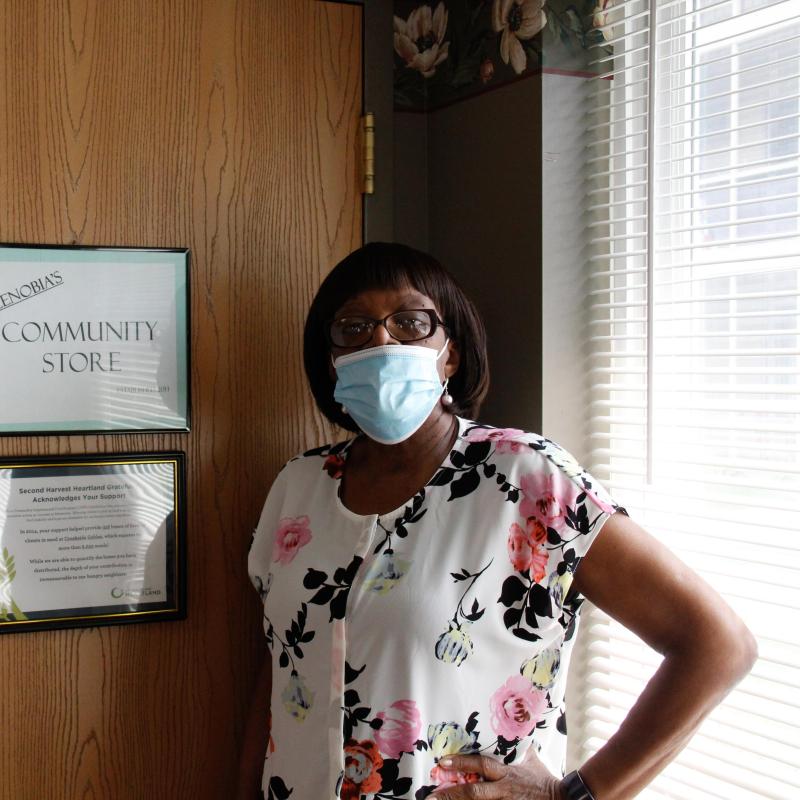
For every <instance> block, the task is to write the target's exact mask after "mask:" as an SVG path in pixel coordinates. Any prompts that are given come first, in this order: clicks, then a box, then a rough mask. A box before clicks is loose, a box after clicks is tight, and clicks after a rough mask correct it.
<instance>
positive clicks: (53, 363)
mask: <svg viewBox="0 0 800 800" xmlns="http://www.w3.org/2000/svg"><path fill="white" fill-rule="evenodd" d="M188 259H189V254H188V251H187V250H128V249H121V248H120V249H117V248H83V247H20V246H12V245H3V246H0V375H1V376H2V377H1V378H0V433H6V434H9V433H42V432H63V431H81V432H82V431H108V430H120V431H121V430H188V368H187V362H188V352H187V351H188V321H187V279H188Z"/></svg>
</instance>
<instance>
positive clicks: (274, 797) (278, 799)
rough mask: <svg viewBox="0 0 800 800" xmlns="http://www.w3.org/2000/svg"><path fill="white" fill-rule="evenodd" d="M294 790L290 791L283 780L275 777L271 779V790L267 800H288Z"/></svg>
mask: <svg viewBox="0 0 800 800" xmlns="http://www.w3.org/2000/svg"><path fill="white" fill-rule="evenodd" d="M293 791H294V789H289V788H288V787H287V786H286V784H285V783H284V781H283V779H282V778H280V777H278V776H277V775H273V776H272V777H271V778H270V779H269V789H268V790H267V792H268V793H267V800H286V799H287V798H288V797H289V795H290V794H291V793H292V792H293Z"/></svg>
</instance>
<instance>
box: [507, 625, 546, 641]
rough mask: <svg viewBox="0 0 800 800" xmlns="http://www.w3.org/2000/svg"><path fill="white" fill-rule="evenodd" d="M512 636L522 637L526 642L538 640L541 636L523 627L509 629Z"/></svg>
mask: <svg viewBox="0 0 800 800" xmlns="http://www.w3.org/2000/svg"><path fill="white" fill-rule="evenodd" d="M511 632H512V633H513V634H514V636H516V637H517V638H519V639H524V640H525V641H526V642H538V641H539V639H541V638H542V637H541V636H539V634H538V633H534V632H533V631H529V630H526V629H525V628H515V629H514V630H513V631H511Z"/></svg>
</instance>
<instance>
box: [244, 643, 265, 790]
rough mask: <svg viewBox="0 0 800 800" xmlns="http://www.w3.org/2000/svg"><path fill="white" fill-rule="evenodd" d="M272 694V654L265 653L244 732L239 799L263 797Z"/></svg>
mask: <svg viewBox="0 0 800 800" xmlns="http://www.w3.org/2000/svg"><path fill="white" fill-rule="evenodd" d="M271 692H272V659H271V658H270V654H269V653H265V655H264V663H263V664H262V666H261V669H260V671H259V674H258V679H257V682H256V687H255V691H254V692H253V699H252V700H251V702H250V713H249V714H248V717H247V723H246V725H245V729H244V738H243V742H242V753H241V757H240V759H239V790H238V792H237V794H236V797H237V800H257V799H260V798H261V797H263V795H262V794H261V774H262V772H263V771H264V756H265V754H266V751H267V744H268V742H269V729H270V725H269V713H270V708H269V706H270V695H271Z"/></svg>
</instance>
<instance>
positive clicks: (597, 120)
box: [571, 0, 800, 800]
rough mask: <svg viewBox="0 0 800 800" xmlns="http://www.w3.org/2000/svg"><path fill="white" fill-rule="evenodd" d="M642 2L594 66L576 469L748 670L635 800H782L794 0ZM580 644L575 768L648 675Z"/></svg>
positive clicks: (796, 651)
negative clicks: (588, 407)
mask: <svg viewBox="0 0 800 800" xmlns="http://www.w3.org/2000/svg"><path fill="white" fill-rule="evenodd" d="M651 3H655V0H628V2H624V3H622V2H620V3H617V4H616V5H613V6H612V8H611V9H610V12H609V14H608V16H607V18H606V19H605V22H606V25H605V27H604V30H605V34H606V39H608V43H607V45H606V48H608V47H610V49H612V50H613V55H608V53H607V50H598V55H597V63H598V64H601V65H602V67H603V75H602V76H600V77H599V78H597V79H595V80H594V83H595V87H596V92H595V97H596V100H597V102H596V107H595V108H594V109H593V110H592V114H591V116H590V122H589V126H588V128H589V130H588V134H589V136H590V148H589V150H588V153H589V157H588V159H587V160H588V167H589V168H590V170H591V175H590V178H591V184H590V192H589V203H590V212H591V221H590V224H591V234H592V247H593V250H592V255H591V257H590V262H591V263H590V267H591V284H590V290H591V301H592V304H591V315H590V319H589V323H588V328H589V331H588V334H589V336H588V338H589V340H590V349H591V362H590V368H591V377H592V398H593V403H592V442H593V447H592V461H593V463H592V464H591V467H592V471H593V472H594V473H595V474H596V475H597V477H598V478H599V479H601V480H603V481H604V482H605V483H606V484H607V485H608V487H609V489H610V490H611V491H612V493H613V494H614V495H615V498H616V499H617V501H618V502H620V503H621V504H622V505H624V506H626V507H627V508H628V509H629V510H630V512H631V514H632V516H633V517H634V518H635V519H636V520H637V521H639V522H641V523H642V524H644V526H645V527H646V528H648V529H649V530H650V531H651V532H652V533H654V534H655V535H657V536H658V537H659V538H661V539H662V540H663V541H664V542H665V543H666V544H667V545H668V546H669V547H670V548H671V549H672V550H674V551H675V552H677V554H678V555H679V556H680V557H681V558H683V559H684V560H685V561H686V562H688V563H689V564H690V565H691V566H692V567H694V568H695V569H696V570H697V571H698V572H700V573H701V574H702V575H703V576H704V577H705V578H706V579H707V580H708V581H709V582H710V583H711V584H712V585H713V586H715V587H716V588H717V589H718V590H719V591H720V592H722V593H723V595H724V596H725V597H726V598H727V600H728V601H729V603H730V604H731V605H732V606H733V607H734V608H735V609H736V611H737V612H738V613H739V614H740V615H741V616H742V617H743V618H744V620H745V622H746V623H747V624H748V625H749V627H750V628H751V630H752V631H753V632H754V633H755V634H756V636H757V638H758V640H759V650H760V658H759V661H758V662H757V664H756V666H755V668H754V670H753V672H752V674H751V675H750V676H749V677H748V678H746V679H745V681H744V682H743V683H742V684H741V685H740V687H739V688H738V689H736V690H735V691H734V692H733V693H732V694H731V695H730V696H729V698H728V699H727V701H726V702H725V704H724V705H723V706H721V707H720V708H719V709H718V710H717V711H715V712H714V714H713V715H712V716H711V717H710V718H709V720H708V721H707V722H706V723H705V724H704V725H703V727H702V729H701V731H700V733H699V734H698V735H697V736H696V738H695V739H694V740H693V741H692V743H691V745H690V746H689V747H688V748H687V749H686V751H684V753H683V754H682V755H681V756H679V758H678V759H677V761H676V762H675V763H674V764H673V765H671V766H670V767H669V768H668V769H667V770H666V771H665V773H664V774H663V775H662V776H661V777H659V778H658V779H657V780H656V781H655V783H654V784H653V785H652V787H651V788H649V789H647V790H646V791H645V792H644V793H643V794H642V795H641V796H642V797H644V798H680V799H681V800H686V799H687V798H689V799H690V800H693V799H694V798H720V799H722V798H724V800H740V799H741V800H756V798H774V800H789V798H797V797H800V634H798V631H800V525H799V524H798V498H800V488H798V487H800V209H799V208H798V206H799V204H800V107H799V103H800V2H798V0H660V1H659V2H658V3H657V4H655V5H654V6H653V7H651ZM601 21H602V20H601ZM584 625H585V628H584V633H583V651H582V652H583V659H584V660H583V674H584V675H585V679H586V681H587V682H588V687H587V689H588V700H587V702H586V703H585V705H584V707H583V708H581V709H580V713H578V714H577V715H576V718H575V720H574V723H575V724H573V725H572V727H571V735H578V736H579V737H580V752H581V757H582V758H583V759H585V758H587V757H588V756H589V755H591V754H592V753H593V752H594V751H595V750H597V749H598V748H599V747H600V746H601V745H602V744H603V742H605V740H606V739H607V738H608V737H609V736H610V735H611V734H612V733H613V731H614V730H615V729H616V727H617V726H618V724H619V723H620V721H621V720H622V719H623V717H624V715H625V713H626V712H627V709H628V708H629V707H630V705H631V704H632V702H633V700H634V699H635V697H636V695H637V694H638V693H639V692H640V690H641V688H642V685H643V683H644V681H646V680H647V678H648V677H649V676H650V675H651V674H652V672H653V669H654V667H655V666H656V665H657V663H658V658H657V657H656V656H655V655H654V654H652V653H650V651H648V649H647V648H645V647H644V646H643V645H642V644H641V643H640V642H639V641H638V640H636V639H635V637H632V636H631V635H630V634H628V633H626V632H625V631H624V630H623V629H622V628H621V627H620V626H618V625H616V624H614V623H612V622H611V621H609V620H608V619H607V618H606V617H604V616H603V615H602V614H600V613H599V612H598V611H597V610H594V609H593V610H591V611H590V613H589V614H587V616H586V618H585V620H584ZM687 691H691V687H687ZM584 694H585V693H584ZM571 722H573V721H572V720H571Z"/></svg>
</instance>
